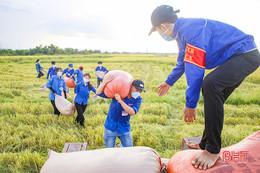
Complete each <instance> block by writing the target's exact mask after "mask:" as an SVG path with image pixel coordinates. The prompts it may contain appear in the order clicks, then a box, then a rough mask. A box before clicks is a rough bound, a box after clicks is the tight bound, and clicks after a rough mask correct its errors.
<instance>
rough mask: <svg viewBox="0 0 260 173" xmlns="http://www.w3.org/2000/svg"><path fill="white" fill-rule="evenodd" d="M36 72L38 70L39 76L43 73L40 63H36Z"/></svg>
mask: <svg viewBox="0 0 260 173" xmlns="http://www.w3.org/2000/svg"><path fill="white" fill-rule="evenodd" d="M36 70H37V74H39V73H40V71H42V66H41V64H40V63H36Z"/></svg>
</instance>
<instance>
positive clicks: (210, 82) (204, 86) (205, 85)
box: [202, 76, 215, 91]
mask: <svg viewBox="0 0 260 173" xmlns="http://www.w3.org/2000/svg"><path fill="white" fill-rule="evenodd" d="M214 85H215V80H214V79H213V78H211V77H210V76H206V77H205V78H204V80H203V82H202V91H203V90H205V89H208V88H212V87H213V86H214Z"/></svg>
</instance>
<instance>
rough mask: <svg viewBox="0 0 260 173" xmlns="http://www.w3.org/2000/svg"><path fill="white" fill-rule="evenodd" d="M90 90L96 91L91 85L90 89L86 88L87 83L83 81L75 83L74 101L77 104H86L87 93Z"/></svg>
mask: <svg viewBox="0 0 260 173" xmlns="http://www.w3.org/2000/svg"><path fill="white" fill-rule="evenodd" d="M90 91H93V92H94V93H96V89H95V88H94V87H93V86H92V87H91V88H90V89H89V88H88V83H87V84H86V85H85V84H84V82H81V83H79V84H77V86H76V89H75V94H77V95H76V98H75V100H74V102H76V103H78V104H82V103H83V105H86V104H88V98H89V93H90Z"/></svg>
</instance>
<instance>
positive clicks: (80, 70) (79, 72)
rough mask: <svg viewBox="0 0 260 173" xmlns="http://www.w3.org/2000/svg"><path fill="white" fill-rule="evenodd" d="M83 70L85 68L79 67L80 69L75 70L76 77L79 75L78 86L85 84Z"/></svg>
mask: <svg viewBox="0 0 260 173" xmlns="http://www.w3.org/2000/svg"><path fill="white" fill-rule="evenodd" d="M83 69H84V67H83V66H79V69H77V70H75V72H74V76H75V75H77V82H76V84H78V83H81V82H83V76H84V74H83Z"/></svg>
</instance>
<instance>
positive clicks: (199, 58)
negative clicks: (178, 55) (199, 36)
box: [184, 44, 206, 68]
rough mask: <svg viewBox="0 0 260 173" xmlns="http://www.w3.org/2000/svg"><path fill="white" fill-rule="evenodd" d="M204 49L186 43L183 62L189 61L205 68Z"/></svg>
mask: <svg viewBox="0 0 260 173" xmlns="http://www.w3.org/2000/svg"><path fill="white" fill-rule="evenodd" d="M205 55H206V51H205V50H203V49H200V48H198V47H195V46H192V45H189V44H187V45H186V51H185V57H184V62H189V63H191V64H194V65H196V66H198V67H200V68H205Z"/></svg>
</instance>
